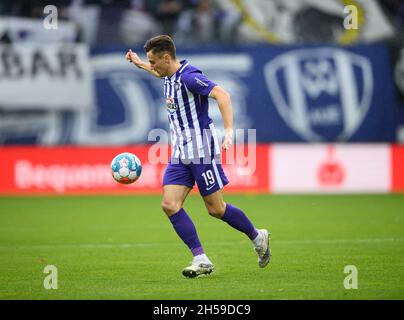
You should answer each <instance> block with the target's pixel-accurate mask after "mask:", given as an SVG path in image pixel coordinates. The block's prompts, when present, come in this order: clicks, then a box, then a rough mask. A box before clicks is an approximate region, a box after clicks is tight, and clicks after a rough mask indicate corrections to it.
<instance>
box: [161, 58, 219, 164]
mask: <svg viewBox="0 0 404 320" xmlns="http://www.w3.org/2000/svg"><path fill="white" fill-rule="evenodd" d="M180 63H181V67H180V68H179V69H178V71H177V72H176V73H175V74H174V75H172V76H171V77H170V78H169V77H165V78H164V96H165V98H166V103H167V113H168V120H169V122H170V130H171V145H172V156H173V157H175V158H180V159H200V158H205V157H209V158H211V156H216V155H220V144H219V140H218V137H217V133H216V130H215V127H214V125H213V122H212V119H211V118H210V117H209V114H208V109H209V102H208V96H209V93H210V92H211V90H212V89H213V87H214V86H216V83H214V82H212V81H210V80H209V79H208V78H206V76H205V75H204V74H203V73H202V71H201V70H199V69H197V68H195V67H194V66H192V65H190V64H189V62H188V61H186V60H182V61H181V62H180Z"/></svg>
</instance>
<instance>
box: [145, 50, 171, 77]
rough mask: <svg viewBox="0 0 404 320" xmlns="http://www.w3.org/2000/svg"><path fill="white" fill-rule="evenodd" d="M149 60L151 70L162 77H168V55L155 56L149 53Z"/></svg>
mask: <svg viewBox="0 0 404 320" xmlns="http://www.w3.org/2000/svg"><path fill="white" fill-rule="evenodd" d="M147 59H148V60H149V62H150V67H151V69H152V70H154V71H156V72H157V73H158V74H159V75H160V76H161V77H165V76H167V75H168V67H169V55H168V54H167V53H163V54H154V53H153V52H151V51H149V52H147Z"/></svg>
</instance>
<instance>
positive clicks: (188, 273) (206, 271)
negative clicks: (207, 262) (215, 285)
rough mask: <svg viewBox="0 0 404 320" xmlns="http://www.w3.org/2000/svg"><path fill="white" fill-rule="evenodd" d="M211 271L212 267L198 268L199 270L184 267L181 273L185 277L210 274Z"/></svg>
mask: <svg viewBox="0 0 404 320" xmlns="http://www.w3.org/2000/svg"><path fill="white" fill-rule="evenodd" d="M212 272H213V267H212V268H206V269H203V270H199V271H195V270H190V269H184V270H182V275H183V276H184V277H187V278H196V277H198V276H201V275H204V274H206V275H208V274H211V273H212Z"/></svg>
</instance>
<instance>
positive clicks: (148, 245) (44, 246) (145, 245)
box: [0, 238, 404, 249]
mask: <svg viewBox="0 0 404 320" xmlns="http://www.w3.org/2000/svg"><path fill="white" fill-rule="evenodd" d="M402 241H404V238H368V239H304V240H271V244H272V245H301V244H303V245H306V244H358V243H384V242H402ZM245 243H247V241H215V242H205V244H206V245H208V246H215V245H217V246H236V245H240V244H245ZM183 245H184V244H183V243H182V242H178V243H167V242H158V243H77V244H75V243H71V244H35V245H21V246H18V245H14V244H10V245H0V249H10V248H12V249H16V248H18V249H57V248H61V249H62V248H78V249H96V248H100V249H101V248H105V249H112V248H151V247H160V246H183Z"/></svg>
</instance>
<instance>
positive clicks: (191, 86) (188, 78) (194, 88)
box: [183, 72, 217, 96]
mask: <svg viewBox="0 0 404 320" xmlns="http://www.w3.org/2000/svg"><path fill="white" fill-rule="evenodd" d="M183 82H184V83H185V85H186V87H187V88H188V90H189V91H191V92H192V93H194V94H199V95H201V96H208V95H209V93H210V92H211V91H212V89H213V87H214V86H216V85H217V84H216V83H214V82H213V81H211V80H209V79H208V78H207V77H206V76H205V75H204V74H203V73H197V72H193V73H188V74H186V75H185V76H184V77H183Z"/></svg>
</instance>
